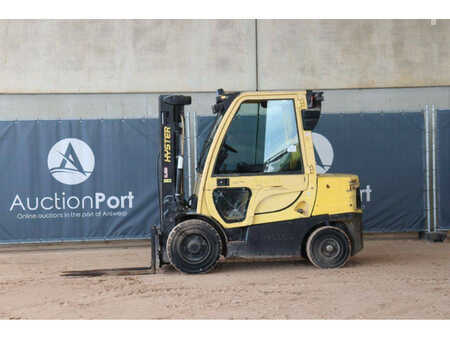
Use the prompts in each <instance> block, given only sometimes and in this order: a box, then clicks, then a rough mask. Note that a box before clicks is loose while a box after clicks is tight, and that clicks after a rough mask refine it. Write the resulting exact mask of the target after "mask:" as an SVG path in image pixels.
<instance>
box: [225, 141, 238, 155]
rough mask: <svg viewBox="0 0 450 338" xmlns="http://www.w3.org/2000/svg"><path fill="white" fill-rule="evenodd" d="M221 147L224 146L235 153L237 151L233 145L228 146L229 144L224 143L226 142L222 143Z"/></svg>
mask: <svg viewBox="0 0 450 338" xmlns="http://www.w3.org/2000/svg"><path fill="white" fill-rule="evenodd" d="M223 147H224V148H225V149H226V150H229V151H231V152H232V153H237V152H238V151H237V150H236V149H234V148H233V147H231V146H229V145H228V144H226V143H224V144H223Z"/></svg>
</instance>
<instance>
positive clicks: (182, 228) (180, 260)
mask: <svg viewBox="0 0 450 338" xmlns="http://www.w3.org/2000/svg"><path fill="white" fill-rule="evenodd" d="M221 252H222V240H221V239H220V235H219V234H218V232H217V231H216V229H214V227H212V226H211V225H210V224H209V223H207V222H205V221H202V220H199V219H191V220H187V221H184V222H181V223H180V224H178V225H177V226H175V227H174V228H173V229H172V231H171V232H170V233H169V237H168V238H167V256H168V257H169V261H170V264H172V265H173V266H174V267H175V269H177V270H178V271H181V272H184V273H191V274H193V273H206V272H209V271H211V270H212V269H213V268H214V267H215V266H216V264H217V261H218V260H219V257H220V253H221Z"/></svg>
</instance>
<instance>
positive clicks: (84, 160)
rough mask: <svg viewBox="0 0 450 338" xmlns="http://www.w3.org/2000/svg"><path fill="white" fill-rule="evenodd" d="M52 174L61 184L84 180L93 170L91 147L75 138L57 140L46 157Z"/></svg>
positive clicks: (93, 162) (93, 160)
mask: <svg viewBox="0 0 450 338" xmlns="http://www.w3.org/2000/svg"><path fill="white" fill-rule="evenodd" d="M47 164H48V169H49V170H50V173H51V174H52V176H53V177H54V178H55V179H56V180H57V181H59V182H61V183H63V184H69V185H75V184H79V183H82V182H84V181H86V180H87V179H88V178H89V176H91V174H92V172H93V171H94V166H95V157H94V153H93V152H92V150H91V148H90V147H89V146H88V145H87V144H86V143H85V142H83V141H81V140H79V139H76V138H65V139H63V140H61V141H59V142H57V143H56V144H55V145H54V146H53V147H52V149H50V152H49V153H48V159H47Z"/></svg>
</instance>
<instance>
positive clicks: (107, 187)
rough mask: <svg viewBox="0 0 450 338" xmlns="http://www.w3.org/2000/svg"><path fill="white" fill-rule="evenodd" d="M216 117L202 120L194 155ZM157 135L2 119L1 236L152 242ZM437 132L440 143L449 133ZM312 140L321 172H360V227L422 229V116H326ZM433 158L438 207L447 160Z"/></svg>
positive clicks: (115, 123) (101, 124)
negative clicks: (437, 166)
mask: <svg viewBox="0 0 450 338" xmlns="http://www.w3.org/2000/svg"><path fill="white" fill-rule="evenodd" d="M444 115H445V116H444ZM444 115H443V113H441V112H440V113H439V118H440V120H441V121H443V123H440V125H442V128H444V126H447V127H446V128H448V126H450V118H448V117H449V116H450V114H448V112H446V114H444ZM444 118H446V119H448V120H449V121H447V122H445V121H444V120H443V119H444ZM213 119H214V117H200V118H199V123H198V126H199V131H198V147H199V150H198V152H197V153H200V149H201V147H202V143H203V141H204V140H205V138H206V136H207V133H208V131H209V126H210V125H211V123H212V122H213ZM440 130H441V129H440ZM158 135H159V130H158V120H157V119H126V120H70V121H68V120H61V121H14V122H0V154H1V168H2V176H1V178H0V180H1V187H2V193H1V194H0V208H1V210H2V212H1V213H0V242H1V243H14V242H52V241H74V240H112V239H134V238H148V237H149V232H150V226H151V225H153V224H158V223H159V210H158V193H157V174H156V161H157V154H158V149H159V147H158V145H159V136H158ZM439 135H440V143H441V148H443V147H444V146H443V145H444V144H448V141H450V140H449V138H448V136H447V135H450V133H446V132H445V130H443V131H442V130H441V132H440V133H439ZM313 140H314V147H315V152H316V158H317V170H318V172H319V173H324V172H328V173H338V172H344V173H355V174H358V175H359V177H360V180H361V197H362V204H363V208H364V230H365V231H366V232H381V231H383V232H386V231H388V232H389V231H391V232H392V231H421V230H423V229H424V228H425V212H424V210H425V207H424V205H425V200H424V181H425V180H424V149H423V148H424V130H423V116H422V114H421V113H403V114H399V113H388V114H369V113H367V114H366V113H365V114H325V115H323V116H322V117H321V120H320V122H319V125H318V126H317V128H316V130H315V131H314V133H313ZM445 142H447V143H445ZM445 156H447V157H445ZM439 157H440V159H441V160H442V161H444V162H442V165H443V166H444V167H442V168H441V167H440V175H439V179H440V182H441V183H440V185H441V186H442V189H441V195H440V196H441V198H440V200H441V205H443V203H442V201H446V200H448V198H447V195H446V194H449V195H450V193H449V191H450V189H447V190H446V188H445V187H450V180H447V178H448V177H447V176H445V175H443V174H442V173H446V172H448V170H447V171H446V168H448V167H445V165H446V163H447V164H448V163H450V162H449V161H450V158H448V152H442V151H441V152H440V155H439ZM445 161H447V162H445ZM439 163H440V164H441V161H439ZM447 181H449V182H447ZM445 210H446V209H445V208H441V213H440V219H441V222H440V224H446V225H448V224H450V222H449V220H450V214H448V215H447V213H446V211H445Z"/></svg>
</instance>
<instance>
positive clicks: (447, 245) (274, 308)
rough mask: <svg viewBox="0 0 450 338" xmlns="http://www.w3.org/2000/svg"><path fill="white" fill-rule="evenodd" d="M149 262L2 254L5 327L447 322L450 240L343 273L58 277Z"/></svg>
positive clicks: (124, 253) (385, 249) (398, 246)
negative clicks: (73, 322)
mask: <svg viewBox="0 0 450 338" xmlns="http://www.w3.org/2000/svg"><path fill="white" fill-rule="evenodd" d="M149 255H150V252H149V249H148V248H145V247H128V248H102V249H92V248H90V249H78V250H75V249H64V250H53V249H52V250H35V251H16V252H11V251H4V250H3V251H2V252H0V318H2V319H81V318H83V319H91V318H92V319H114V318H123V319H172V318H173V319H175V318H176V319H213V318H214V319H247V318H249V319H316V318H327V319H346V318H349V319H350V318H352V319H356V318H367V319H371V318H405V319H406V318H411V319H416V318H434V319H450V241H449V240H447V241H446V242H444V243H429V242H425V241H419V240H413V239H409V240H367V241H366V242H365V248H364V250H363V251H362V252H361V253H360V254H358V255H357V256H355V257H353V258H352V259H351V260H350V261H349V263H348V264H347V265H346V266H345V267H344V268H342V269H337V270H318V269H316V268H313V267H312V266H311V265H309V264H308V263H306V262H305V261H298V260H283V261H256V262H255V261H253V262H252V261H244V260H238V261H226V262H220V263H219V264H218V266H217V269H216V270H214V272H212V273H210V274H206V275H184V274H181V273H178V272H176V271H175V270H174V269H172V268H170V267H164V268H163V269H162V270H161V271H160V273H158V274H157V275H150V274H143V273H145V271H141V270H135V271H131V272H129V275H106V276H98V277H62V276H61V275H60V274H61V272H63V271H66V270H85V269H120V268H132V267H145V266H146V265H147V262H148V260H149ZM118 271H119V272H117V273H120V271H121V270H118ZM122 272H123V271H122Z"/></svg>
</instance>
